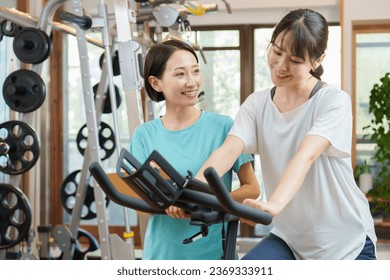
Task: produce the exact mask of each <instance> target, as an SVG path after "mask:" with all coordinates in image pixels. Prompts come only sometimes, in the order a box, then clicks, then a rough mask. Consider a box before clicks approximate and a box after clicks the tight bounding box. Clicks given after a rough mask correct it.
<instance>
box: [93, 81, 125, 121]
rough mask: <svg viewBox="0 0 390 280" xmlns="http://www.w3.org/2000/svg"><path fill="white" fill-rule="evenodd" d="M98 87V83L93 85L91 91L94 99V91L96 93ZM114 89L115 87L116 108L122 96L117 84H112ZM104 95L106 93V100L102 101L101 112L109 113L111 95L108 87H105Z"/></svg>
mask: <svg viewBox="0 0 390 280" xmlns="http://www.w3.org/2000/svg"><path fill="white" fill-rule="evenodd" d="M98 87H99V84H96V85H94V86H93V93H94V98H95V100H96V93H97V90H98ZM114 89H115V99H116V108H117V109H118V108H119V106H120V105H121V103H122V97H121V94H120V93H119V88H118V87H117V86H114ZM105 95H106V100H105V101H104V105H103V113H104V114H109V113H112V109H111V96H110V89H109V88H108V89H107V91H106V93H105Z"/></svg>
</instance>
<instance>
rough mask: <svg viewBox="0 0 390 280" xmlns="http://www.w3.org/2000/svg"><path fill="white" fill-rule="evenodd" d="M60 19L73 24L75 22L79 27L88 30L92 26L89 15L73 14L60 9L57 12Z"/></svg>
mask: <svg viewBox="0 0 390 280" xmlns="http://www.w3.org/2000/svg"><path fill="white" fill-rule="evenodd" d="M59 17H60V19H61V20H65V21H68V22H71V23H74V24H77V25H78V26H79V27H80V28H81V29H83V30H88V29H90V28H91V26H92V19H91V18H90V17H89V16H86V15H83V16H78V15H75V14H71V13H68V12H66V11H61V12H60V14H59Z"/></svg>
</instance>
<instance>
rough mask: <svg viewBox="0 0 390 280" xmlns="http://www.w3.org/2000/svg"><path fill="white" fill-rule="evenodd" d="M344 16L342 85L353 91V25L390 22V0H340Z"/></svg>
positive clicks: (345, 88)
mask: <svg viewBox="0 0 390 280" xmlns="http://www.w3.org/2000/svg"><path fill="white" fill-rule="evenodd" d="M340 9H341V16H342V36H343V43H342V49H343V55H342V64H343V70H342V76H343V79H342V87H343V89H344V90H345V91H346V92H348V93H351V92H352V71H351V69H352V51H351V50H352V25H353V23H354V22H367V23H376V22H381V21H388V22H390V14H389V11H390V1H389V0H370V1H367V0H340Z"/></svg>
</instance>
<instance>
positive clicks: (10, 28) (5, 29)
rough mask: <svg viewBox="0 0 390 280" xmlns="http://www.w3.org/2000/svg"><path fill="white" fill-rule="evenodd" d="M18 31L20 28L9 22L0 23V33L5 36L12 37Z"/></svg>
mask: <svg viewBox="0 0 390 280" xmlns="http://www.w3.org/2000/svg"><path fill="white" fill-rule="evenodd" d="M19 30H20V26H18V25H16V24H15V23H13V22H11V21H8V20H3V21H2V22H1V33H2V34H3V35H5V36H8V37H14V36H15V34H16V33H17V32H18V31H19Z"/></svg>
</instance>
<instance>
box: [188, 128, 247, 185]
mask: <svg viewBox="0 0 390 280" xmlns="http://www.w3.org/2000/svg"><path fill="white" fill-rule="evenodd" d="M243 149H244V143H243V142H242V141H241V140H240V139H239V138H238V137H236V136H230V135H229V136H228V137H227V138H226V140H225V142H224V143H223V144H222V146H221V147H219V148H218V149H216V150H215V151H214V152H213V153H212V154H211V155H210V157H209V158H208V159H207V160H206V162H205V163H204V164H203V165H202V167H201V168H200V169H199V171H198V173H197V174H196V176H195V178H196V179H198V180H201V181H203V182H206V179H205V178H204V175H203V172H204V171H205V170H206V169H207V168H208V167H213V168H214V169H215V171H216V172H217V174H218V175H219V176H220V177H222V176H223V175H224V174H225V173H226V172H227V171H228V170H230V169H231V168H232V166H233V164H234V162H235V161H236V160H237V158H238V157H239V155H240V154H241V152H242V150H243Z"/></svg>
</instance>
